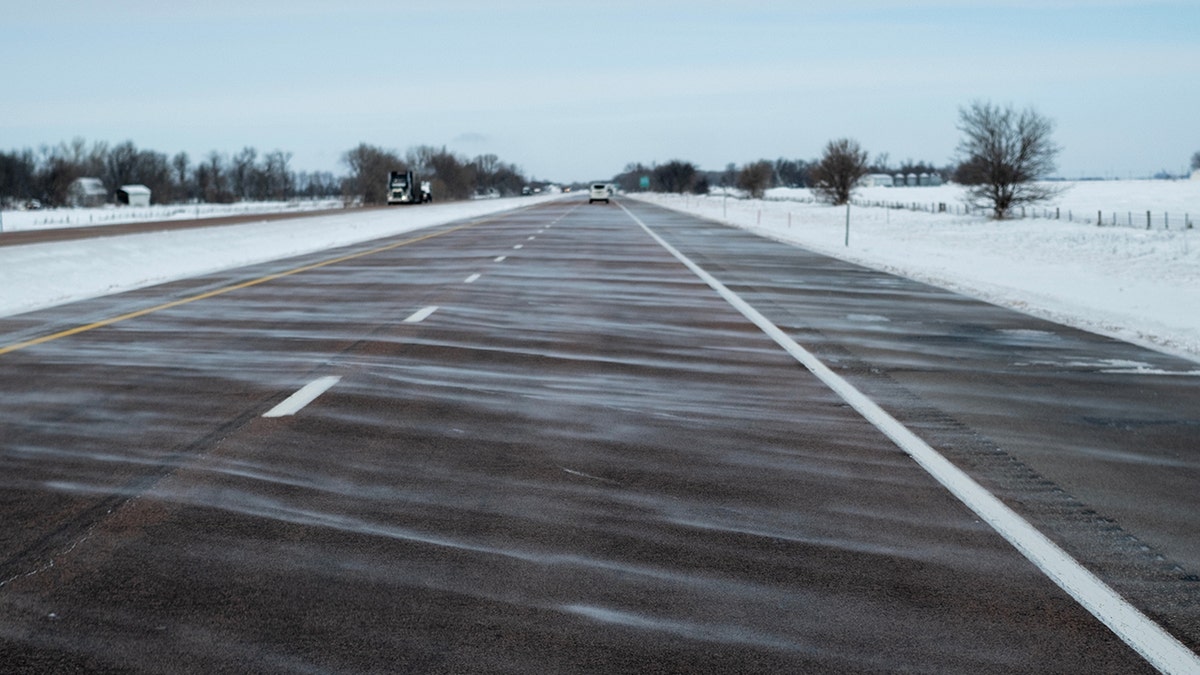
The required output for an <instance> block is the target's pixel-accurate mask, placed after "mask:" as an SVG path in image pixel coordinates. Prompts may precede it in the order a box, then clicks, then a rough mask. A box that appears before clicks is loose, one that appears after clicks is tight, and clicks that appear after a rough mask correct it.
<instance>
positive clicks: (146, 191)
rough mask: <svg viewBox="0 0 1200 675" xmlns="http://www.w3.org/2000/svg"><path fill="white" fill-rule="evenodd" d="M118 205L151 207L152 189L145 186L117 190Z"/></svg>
mask: <svg viewBox="0 0 1200 675" xmlns="http://www.w3.org/2000/svg"><path fill="white" fill-rule="evenodd" d="M117 203H118V204H125V205H127V206H150V188H148V187H146V186H145V185H122V186H121V189H120V190H117Z"/></svg>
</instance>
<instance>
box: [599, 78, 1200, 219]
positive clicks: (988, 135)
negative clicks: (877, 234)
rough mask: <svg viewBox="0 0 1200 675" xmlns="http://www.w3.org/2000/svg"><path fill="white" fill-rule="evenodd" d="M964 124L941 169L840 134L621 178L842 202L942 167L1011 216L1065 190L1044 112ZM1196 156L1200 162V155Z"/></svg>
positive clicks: (977, 112) (969, 115)
mask: <svg viewBox="0 0 1200 675" xmlns="http://www.w3.org/2000/svg"><path fill="white" fill-rule="evenodd" d="M958 129H959V131H960V132H961V133H962V139H961V141H960V142H959V145H958V158H957V160H958V161H957V165H956V166H950V167H943V168H940V169H939V168H936V167H934V166H933V165H932V164H927V163H925V162H919V163H917V162H913V161H912V160H908V161H907V162H904V163H902V164H901V165H900V166H899V167H896V168H893V167H891V166H889V160H888V156H887V154H881V155H880V156H879V157H877V158H876V159H875V161H874V163H872V162H871V160H870V157H869V155H868V153H867V151H866V150H864V149H863V148H862V147H861V146H860V145H859V143H858V142H857V141H855V140H854V139H851V138H839V139H836V140H832V141H829V143H828V144H826V146H825V148H824V151H823V153H822V155H821V157H820V158H819V159H816V160H813V161H811V162H805V161H803V160H785V159H779V160H776V161H774V162H771V161H769V160H759V161H756V162H751V163H748V164H746V165H744V166H743V167H741V169H737V167H735V166H734V165H733V164H730V165H728V166H727V167H726V168H725V171H723V172H715V173H706V172H702V171H700V170H699V169H697V168H696V167H695V166H694V165H692V164H690V163H688V162H684V161H682V160H672V161H671V162H668V163H667V164H664V165H662V166H651V167H647V166H645V165H642V164H630V165H628V166H627V167H626V168H625V171H624V172H622V173H621V174H618V175H617V176H616V178H615V179H614V180H615V182H617V183H618V184H619V185H620V186H621V187H622V188H623V189H625V190H635V189H638V188H639V187H640V183H639V178H640V177H641V176H649V177H651V185H650V188H651V189H653V190H658V191H663V192H679V193H682V192H698V193H707V192H708V191H709V189H710V186H711V185H712V184H713V182H714V181H715V182H717V184H719V185H720V186H722V187H737V188H739V189H741V190H744V191H745V192H746V193H747V194H749V195H750V196H752V197H762V196H763V194H764V193H765V192H766V190H767V189H768V188H771V187H776V186H780V185H788V186H798V187H800V186H802V187H809V188H812V190H813V192H814V193H815V194H816V195H817V196H818V197H820V198H822V199H824V200H825V201H827V202H829V203H831V204H834V205H841V204H845V203H847V202H849V201H850V198H851V196H852V194H853V192H854V190H855V188H856V187H857V186H858V185H860V184H861V180H862V178H863V177H864V176H865V175H867V174H868V173H886V174H889V175H890V174H893V173H904V174H907V173H931V174H932V173H937V174H939V175H941V177H942V178H943V179H948V178H951V179H953V180H955V181H956V182H959V183H961V184H963V185H965V186H967V197H968V200H969V201H971V202H972V204H973V205H974V206H976V207H978V208H987V209H989V210H990V211H991V212H992V214H993V216H994V217H996V218H1006V217H1008V216H1009V215H1010V214H1011V213H1012V212H1013V210H1014V209H1016V208H1019V207H1021V206H1023V205H1027V204H1034V203H1037V202H1040V201H1044V200H1046V199H1049V198H1051V197H1053V196H1055V195H1056V194H1058V193H1059V190H1058V188H1056V187H1055V186H1053V185H1049V184H1047V183H1045V182H1039V179H1042V178H1045V177H1047V176H1049V175H1050V173H1051V172H1053V171H1054V161H1055V158H1056V157H1057V155H1058V152H1059V147H1058V146H1057V145H1055V144H1054V142H1053V140H1052V139H1051V134H1052V132H1053V130H1054V123H1053V122H1052V121H1050V120H1049V119H1048V118H1046V117H1044V116H1042V115H1041V114H1039V113H1038V112H1037V111H1035V110H1033V109H1032V108H1027V109H1024V110H1016V109H1014V108H1013V107H1011V106H1008V107H1002V106H999V105H996V104H993V103H991V102H986V101H976V102H973V103H971V104H970V105H968V106H965V107H963V108H960V109H959V124H958ZM1193 162H1194V163H1200V153H1197V158H1194V159H1193Z"/></svg>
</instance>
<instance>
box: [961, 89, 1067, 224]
mask: <svg viewBox="0 0 1200 675" xmlns="http://www.w3.org/2000/svg"><path fill="white" fill-rule="evenodd" d="M958 118H959V126H958V128H959V131H961V132H962V133H963V139H962V140H961V141H960V142H959V144H958V152H959V155H960V159H961V164H960V166H959V168H958V170H957V171H956V172H955V177H956V179H957V180H959V181H961V182H963V183H964V184H965V185H968V186H969V187H968V189H967V195H968V197H969V199H970V200H971V202H972V204H974V205H975V206H978V207H980V208H989V209H991V211H992V215H993V217H995V218H997V219H1003V218H1006V217H1008V215H1009V214H1010V213H1011V212H1012V209H1013V208H1014V207H1017V206H1021V205H1024V204H1034V203H1037V202H1041V201H1045V200H1047V199H1050V198H1052V197H1054V196H1055V195H1057V194H1059V193H1060V192H1061V189H1060V188H1058V187H1055V186H1051V185H1047V184H1045V183H1038V182H1035V181H1037V180H1038V179H1039V178H1044V177H1045V176H1047V175H1049V174H1050V172H1052V171H1054V159H1055V157H1056V156H1057V155H1058V151H1059V147H1058V146H1057V145H1055V144H1054V142H1053V141H1051V139H1050V134H1051V132H1053V131H1054V123H1053V122H1052V121H1050V120H1049V119H1048V118H1046V117H1043V116H1042V115H1040V114H1038V113H1037V111H1035V110H1033V109H1032V108H1026V109H1025V110H1022V111H1019V112H1018V111H1016V110H1014V109H1013V108H1012V106H1009V107H1006V108H1001V107H1000V106H997V105H993V104H992V103H990V102H984V101H976V102H974V103H972V104H971V105H970V106H969V107H966V108H960V109H959V112H958Z"/></svg>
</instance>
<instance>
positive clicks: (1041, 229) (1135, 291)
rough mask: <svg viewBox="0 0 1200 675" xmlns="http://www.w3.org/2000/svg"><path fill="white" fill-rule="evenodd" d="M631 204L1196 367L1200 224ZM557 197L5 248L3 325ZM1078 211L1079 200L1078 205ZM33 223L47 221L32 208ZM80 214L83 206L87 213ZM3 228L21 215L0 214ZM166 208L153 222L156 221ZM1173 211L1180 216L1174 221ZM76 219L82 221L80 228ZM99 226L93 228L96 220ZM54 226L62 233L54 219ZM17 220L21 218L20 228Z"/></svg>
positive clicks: (870, 194)
mask: <svg viewBox="0 0 1200 675" xmlns="http://www.w3.org/2000/svg"><path fill="white" fill-rule="evenodd" d="M809 196H810V195H808V194H807V191H803V192H796V191H787V190H782V191H773V192H772V193H770V194H769V195H768V200H744V199H733V198H729V199H724V198H722V197H717V196H710V197H695V196H686V197H685V196H678V195H636V197H637V198H639V199H645V200H647V201H652V202H655V203H659V204H663V205H665V206H669V207H671V208H676V209H680V210H684V211H688V212H691V213H696V214H699V215H702V216H705V217H708V218H712V219H715V220H720V221H724V222H726V223H729V224H730V225H734V226H737V227H742V228H745V229H748V230H752V231H755V232H758V233H761V234H763V235H764V236H768V237H772V238H775V239H779V240H781V241H787V242H792V243H795V244H797V245H801V246H804V247H807V248H810V249H813V250H817V251H821V252H823V253H828V254H830V255H834V256H837V257H841V258H844V259H846V260H850V261H853V262H857V263H860V264H864V265H868V266H871V267H875V268H878V269H883V270H886V271H889V272H893V273H896V274H901V275H904V276H908V277H912V278H915V279H918V280H921V281H925V282H928V283H932V284H936V285H939V286H942V287H945V288H949V289H952V290H955V291H958V292H962V293H965V294H968V295H972V296H975V297H978V298H981V299H984V300H987V301H989V302H993V303H996V304H999V305H1003V306H1006V307H1011V308H1014V309H1017V310H1020V311H1024V312H1027V313H1030V314H1034V315H1037V316H1041V317H1045V318H1048V319H1051V320H1054V321H1057V322H1059V323H1064V324H1068V325H1072V326H1076V327H1079V328H1083V329H1086V330H1091V331H1093V332H1097V333H1102V334H1107V335H1112V336H1115V337H1119V338H1121V339H1124V340H1129V341H1132V342H1137V343H1140V344H1145V345H1148V346H1152V347H1155V348H1157V349H1159V350H1162V351H1166V352H1170V353H1174V354H1179V355H1182V356H1185V357H1187V358H1190V359H1193V360H1197V361H1200V229H1191V230H1185V229H1178V228H1177V227H1172V229H1169V230H1164V229H1162V228H1161V227H1156V228H1155V229H1153V230H1149V231H1147V230H1146V229H1145V228H1144V220H1143V221H1142V223H1143V226H1141V227H1127V226H1120V227H1112V226H1108V225H1106V226H1104V227H1097V226H1096V225H1094V224H1083V223H1080V222H1074V223H1072V222H1067V221H1065V220H1057V221H1056V220H1042V219H1032V218H1031V219H1025V220H1018V221H1008V222H993V221H990V220H988V219H986V218H983V217H976V216H962V215H953V214H937V213H925V212H916V211H905V210H896V209H884V208H866V207H852V208H851V209H850V245H849V246H848V247H847V246H845V244H844V242H845V224H846V221H845V219H846V210H845V208H834V207H829V206H823V205H818V204H811V203H803V202H796V201H787V200H788V199H796V198H800V199H803V198H806V197H809ZM558 197H559V195H546V196H540V197H522V198H514V199H500V200H481V201H472V202H461V203H451V204H433V205H428V206H422V207H416V208H397V209H390V210H379V211H368V212H358V213H355V214H354V215H353V217H346V215H340V214H339V215H329V216H312V217H308V218H297V219H287V220H279V221H270V222H266V221H260V222H253V223H246V224H241V225H228V226H221V227H212V228H200V229H195V230H185V231H175V232H157V233H145V234H134V235H123V236H117V237H101V238H92V239H86V240H82V241H74V242H62V243H50V244H32V245H25V246H5V247H0V316H7V315H12V314H17V313H20V312H26V311H31V310H34V309H39V308H43V307H47V306H52V305H55V304H60V303H65V302H70V301H72V300H77V299H82V298H87V297H95V296H99V295H104V294H108V293H115V292H119V291H123V290H127V289H131V288H137V287H142V286H148V285H152V284H156V283H162V282H165V281H169V280H172V279H179V278H184V277H188V276H195V275H199V274H204V273H207V272H211V271H216V270H221V269H229V268H232V267H236V266H241V265H249V264H253V263H258V262H263V261H266V260H273V259H278V258H283V257H287V256H292V255H299V254H303V253H309V252H312V251H318V250H322V249H326V248H331V247H335V246H341V245H345V244H350V243H355V242H360V241H366V240H369V239H374V238H379V237H385V236H390V235H394V234H399V233H403V232H407V231H411V230H416V229H419V228H422V227H427V226H430V225H434V224H438V223H444V222H449V221H451V220H456V219H461V218H471V217H478V216H482V215H486V214H489V213H496V212H500V211H503V210H507V209H512V208H518V207H521V206H525V205H529V204H534V203H538V202H541V201H545V200H549V199H555V198H558ZM858 198H859V199H864V200H878V201H897V202H918V203H925V202H939V201H941V202H948V203H949V202H953V201H954V200H956V199H961V188H958V187H956V186H941V187H937V188H868V189H864V190H861V191H860V192H859V194H858ZM1075 204H1079V206H1078V207H1075V206H1074V205H1075ZM1060 208H1062V209H1064V210H1065V209H1067V208H1078V209H1079V210H1080V211H1097V210H1102V211H1105V212H1112V211H1117V212H1120V211H1121V210H1122V209H1123V210H1125V211H1133V212H1135V213H1137V212H1141V213H1142V217H1143V219H1144V217H1145V215H1144V214H1145V211H1146V210H1155V211H1158V210H1163V211H1170V212H1171V213H1173V214H1174V213H1178V214H1180V215H1179V218H1180V220H1179V225H1182V222H1183V221H1182V217H1183V216H1182V214H1184V213H1188V214H1190V217H1191V218H1192V219H1193V220H1195V219H1197V216H1198V215H1200V181H1178V182H1170V181H1108V182H1103V183H1078V184H1074V185H1073V186H1071V189H1070V190H1069V191H1068V192H1066V193H1065V194H1064V195H1063V196H1062V197H1061V198H1060ZM27 213H32V214H35V217H36V214H38V213H42V212H27ZM81 213H82V212H81ZM3 217H4V225H5V228H6V229H7V228H8V225H9V222H10V219H14V220H15V219H16V216H15V215H14V214H13V213H10V212H5V213H4V216H3ZM160 217H161V216H160V215H147V216H146V219H158V218H160ZM1172 217H1173V218H1174V216H1172ZM78 224H81V225H82V224H88V223H85V222H80V223H78ZM92 224H95V223H94V219H93V220H92ZM51 226H53V225H51ZM16 227H20V225H16V226H15V227H14V229H16Z"/></svg>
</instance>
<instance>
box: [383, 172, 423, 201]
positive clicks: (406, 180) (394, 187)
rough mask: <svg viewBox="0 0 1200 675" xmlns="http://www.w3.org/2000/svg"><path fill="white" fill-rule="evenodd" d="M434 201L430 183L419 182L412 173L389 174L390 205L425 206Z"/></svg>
mask: <svg viewBox="0 0 1200 675" xmlns="http://www.w3.org/2000/svg"><path fill="white" fill-rule="evenodd" d="M431 201H433V192H432V191H431V190H430V184H429V181H423V182H422V181H418V180H417V175H416V174H415V173H413V172H412V171H392V172H390V173H388V193H387V203H388V204H389V205H390V204H423V203H425V202H431Z"/></svg>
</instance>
